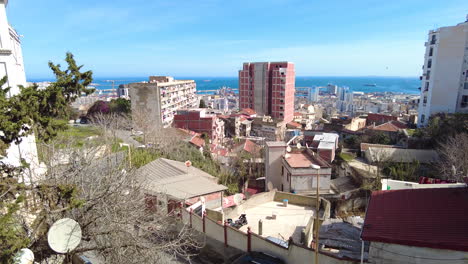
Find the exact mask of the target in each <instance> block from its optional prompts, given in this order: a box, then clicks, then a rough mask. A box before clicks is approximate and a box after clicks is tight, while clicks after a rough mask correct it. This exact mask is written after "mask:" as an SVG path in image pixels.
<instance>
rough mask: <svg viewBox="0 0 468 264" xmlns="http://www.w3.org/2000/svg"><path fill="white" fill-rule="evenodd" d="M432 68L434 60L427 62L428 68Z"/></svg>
mask: <svg viewBox="0 0 468 264" xmlns="http://www.w3.org/2000/svg"><path fill="white" fill-rule="evenodd" d="M431 66H432V60H428V61H427V68H428V69H430V68H431Z"/></svg>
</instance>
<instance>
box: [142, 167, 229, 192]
mask: <svg viewBox="0 0 468 264" xmlns="http://www.w3.org/2000/svg"><path fill="white" fill-rule="evenodd" d="M137 176H138V179H139V180H140V181H141V182H142V183H143V184H144V185H145V189H146V190H147V191H149V192H151V193H165V194H168V195H170V196H172V197H175V198H177V199H181V200H183V199H188V198H192V197H197V196H200V195H205V194H209V193H214V192H219V191H224V190H227V187H226V186H224V185H220V184H217V183H216V182H217V178H216V177H213V176H211V175H210V174H208V173H206V172H204V171H202V170H200V169H197V168H195V167H193V166H191V167H187V166H185V164H184V163H183V162H179V161H174V160H168V159H164V158H160V159H157V160H155V161H153V162H150V163H148V164H146V165H145V166H143V167H141V168H140V169H138V171H137Z"/></svg>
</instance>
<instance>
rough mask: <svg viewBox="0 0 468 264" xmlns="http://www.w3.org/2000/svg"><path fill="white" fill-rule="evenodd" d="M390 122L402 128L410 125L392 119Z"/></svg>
mask: <svg viewBox="0 0 468 264" xmlns="http://www.w3.org/2000/svg"><path fill="white" fill-rule="evenodd" d="M390 122H391V123H392V125H394V126H396V127H398V128H400V129H405V128H408V126H407V125H406V124H405V123H403V122H400V121H390Z"/></svg>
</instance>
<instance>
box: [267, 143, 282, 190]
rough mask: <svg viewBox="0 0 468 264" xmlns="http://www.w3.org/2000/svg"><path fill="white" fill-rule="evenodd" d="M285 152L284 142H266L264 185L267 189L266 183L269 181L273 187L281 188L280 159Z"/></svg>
mask: <svg viewBox="0 0 468 264" xmlns="http://www.w3.org/2000/svg"><path fill="white" fill-rule="evenodd" d="M285 152H286V143H284V142H283V143H277V142H275V144H274V145H273V144H269V142H267V143H266V150H265V187H266V191H271V190H269V189H268V183H269V182H271V183H272V185H273V189H278V190H280V189H281V159H282V156H283V155H284V153H285Z"/></svg>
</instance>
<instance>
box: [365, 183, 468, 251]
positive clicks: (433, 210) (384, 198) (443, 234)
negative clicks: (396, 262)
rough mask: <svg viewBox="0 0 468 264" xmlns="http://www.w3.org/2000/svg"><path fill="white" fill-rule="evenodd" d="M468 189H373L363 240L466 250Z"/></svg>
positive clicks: (467, 237)
mask: <svg viewBox="0 0 468 264" xmlns="http://www.w3.org/2000/svg"><path fill="white" fill-rule="evenodd" d="M467 212H468V188H442V189H410V190H394V191H376V192H373V193H372V196H371V198H370V201H369V206H368V208H367V213H366V219H365V221H364V227H363V230H362V234H361V237H362V239H363V240H366V241H376V242H383V243H391V244H401V245H408V246H417V247H428V248H437V249H449V250H458V251H468V213H467Z"/></svg>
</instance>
